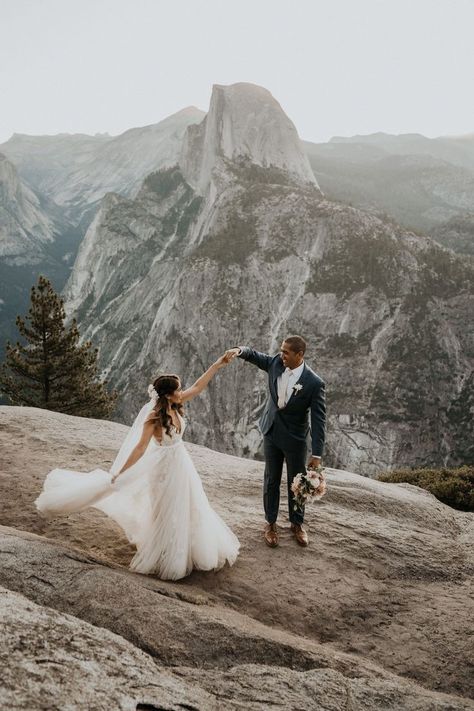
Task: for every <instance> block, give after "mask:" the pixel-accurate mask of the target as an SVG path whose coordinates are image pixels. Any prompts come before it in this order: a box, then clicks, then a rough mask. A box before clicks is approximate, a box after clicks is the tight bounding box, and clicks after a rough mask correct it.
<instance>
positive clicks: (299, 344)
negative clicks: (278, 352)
mask: <svg viewBox="0 0 474 711" xmlns="http://www.w3.org/2000/svg"><path fill="white" fill-rule="evenodd" d="M285 343H287V344H288V345H289V347H290V348H291V350H292V351H293V352H294V353H300V352H302V353H303V355H304V354H305V353H306V341H305V340H304V338H302V337H301V336H288V337H287V338H285Z"/></svg>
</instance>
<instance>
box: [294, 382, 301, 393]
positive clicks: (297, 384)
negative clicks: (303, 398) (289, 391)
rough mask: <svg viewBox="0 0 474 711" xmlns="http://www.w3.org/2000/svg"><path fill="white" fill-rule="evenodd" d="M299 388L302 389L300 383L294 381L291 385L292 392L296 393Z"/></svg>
mask: <svg viewBox="0 0 474 711" xmlns="http://www.w3.org/2000/svg"><path fill="white" fill-rule="evenodd" d="M300 390H303V386H302V385H301V383H296V385H293V392H294V393H295V395H297V394H298V393H299V391H300Z"/></svg>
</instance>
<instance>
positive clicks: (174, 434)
mask: <svg viewBox="0 0 474 711" xmlns="http://www.w3.org/2000/svg"><path fill="white" fill-rule="evenodd" d="M230 360H232V357H229V356H228V355H223V356H221V357H220V358H219V359H218V360H217V361H216V362H215V363H213V364H212V365H211V367H210V368H209V369H208V370H207V371H206V372H205V373H204V374H203V375H201V377H200V378H198V380H196V382H195V383H194V385H192V386H191V387H190V388H188V389H187V390H183V389H182V388H181V382H180V379H179V377H178V376H177V375H161V376H160V377H158V378H157V379H156V380H155V381H154V383H153V385H150V386H149V388H148V394H149V395H150V402H148V403H147V404H146V405H144V406H143V407H142V409H141V410H140V412H139V413H138V416H137V418H136V419H135V422H134V423H133V425H132V427H131V429H130V431H129V433H128V435H127V437H126V438H125V441H124V442H123V444H122V446H121V448H120V450H119V452H118V454H117V456H116V458H115V461H114V463H113V464H112V467H111V470H110V472H106V471H104V470H103V469H95V470H94V471H92V472H90V473H89V474H83V473H80V472H74V471H69V470H66V469H53V471H51V472H50V473H49V474H48V475H47V477H46V480H45V482H44V485H43V490H42V492H41V494H40V496H39V497H38V498H37V499H36V501H35V504H36V507H37V509H38V510H39V511H40V512H41V513H43V514H45V515H47V516H51V515H53V516H54V515H57V514H70V513H73V512H76V511H81V510H83V509H85V508H87V507H88V506H93V507H94V508H96V509H99V510H100V511H103V512H104V513H106V514H107V515H108V516H110V518H112V519H114V521H116V522H117V523H118V524H119V525H120V526H121V527H122V529H123V530H124V531H125V534H126V536H127V538H128V539H129V541H130V542H131V543H133V544H135V546H136V548H137V552H136V554H135V556H134V557H133V559H132V561H131V563H130V568H131V569H132V570H135V571H137V572H139V573H153V574H156V575H158V576H159V577H160V578H162V579H168V580H177V579H179V578H183V577H185V576H186V575H189V573H190V572H191V570H192V569H193V568H198V569H199V570H218V569H219V568H221V567H222V566H223V565H225V563H226V561H227V562H228V563H229V564H230V565H232V564H233V563H234V562H235V560H236V558H237V555H238V551H239V547H240V543H239V541H238V539H237V537H236V536H235V535H234V534H233V533H232V531H231V530H230V528H228V526H227V525H226V524H225V523H224V521H223V520H222V519H221V518H220V517H219V516H218V514H217V513H216V512H215V511H214V510H213V509H212V507H211V505H210V504H209V501H208V499H207V496H206V494H205V492H204V490H203V487H202V483H201V479H200V477H199V474H198V473H197V471H196V469H195V467H194V464H193V462H192V460H191V457H190V456H189V454H188V452H187V450H186V447H185V445H184V442H183V432H184V428H185V426H186V422H185V419H184V417H183V413H184V409H183V404H184V403H185V402H187V401H189V400H192V399H193V398H195V397H196V396H197V395H199V393H201V392H202V391H203V390H204V388H205V387H206V386H207V385H208V383H209V382H210V380H211V379H212V378H213V377H214V375H215V374H216V373H217V371H218V370H220V369H221V368H223V367H224V366H226V365H227V364H228V363H229V362H230Z"/></svg>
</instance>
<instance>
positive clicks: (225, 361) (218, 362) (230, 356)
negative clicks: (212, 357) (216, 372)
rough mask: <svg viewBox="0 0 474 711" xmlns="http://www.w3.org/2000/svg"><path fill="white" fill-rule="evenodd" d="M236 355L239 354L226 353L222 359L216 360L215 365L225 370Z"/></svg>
mask: <svg viewBox="0 0 474 711" xmlns="http://www.w3.org/2000/svg"><path fill="white" fill-rule="evenodd" d="M236 355H237V353H232V352H229V351H226V352H225V353H224V355H221V357H220V358H218V359H217V360H216V362H215V365H217V367H218V368H225V366H226V365H229V363H231V362H232V361H233V360H234V358H235V357H236Z"/></svg>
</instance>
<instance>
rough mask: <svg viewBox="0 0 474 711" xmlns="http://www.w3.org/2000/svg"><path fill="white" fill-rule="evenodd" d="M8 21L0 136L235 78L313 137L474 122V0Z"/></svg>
mask: <svg viewBox="0 0 474 711" xmlns="http://www.w3.org/2000/svg"><path fill="white" fill-rule="evenodd" d="M0 23H1V24H0V28H1V34H0V37H1V41H0V142H2V141H4V140H6V139H8V138H9V137H10V135H11V134H12V133H13V132H17V133H30V134H54V133H59V132H68V133H76V132H81V133H97V132H108V133H111V134H118V133H121V132H122V131H124V130H126V129H127V128H131V127H132V126H143V125H146V124H150V123H156V122H158V121H160V120H161V119H163V118H165V117H166V116H168V115H170V114H172V113H174V112H175V111H178V110H179V109H182V108H184V107H185V106H190V105H195V106H198V107H199V108H201V109H203V110H207V108H208V105H209V98H210V92H211V87H212V84H214V83H218V84H231V83H234V82H238V81H247V82H252V83H255V84H260V85H261V86H264V87H266V88H267V89H269V90H270V91H271V92H272V94H273V96H274V97H275V98H276V99H277V100H278V101H279V102H280V104H281V105H282V107H283V109H284V110H285V112H286V113H287V114H288V115H289V117H290V118H291V119H292V120H293V121H294V123H295V124H296V127H297V129H298V132H299V134H300V136H301V137H302V138H304V139H307V140H312V141H325V140H328V139H329V138H330V137H331V136H333V135H353V134H355V133H372V132H374V131H386V132H390V133H406V132H419V133H423V134H425V135H427V136H437V135H444V134H462V133H471V132H474V92H473V83H474V81H473V79H474V49H473V46H474V42H473V35H474V30H473V28H474V0H232V1H231V0H0Z"/></svg>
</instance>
